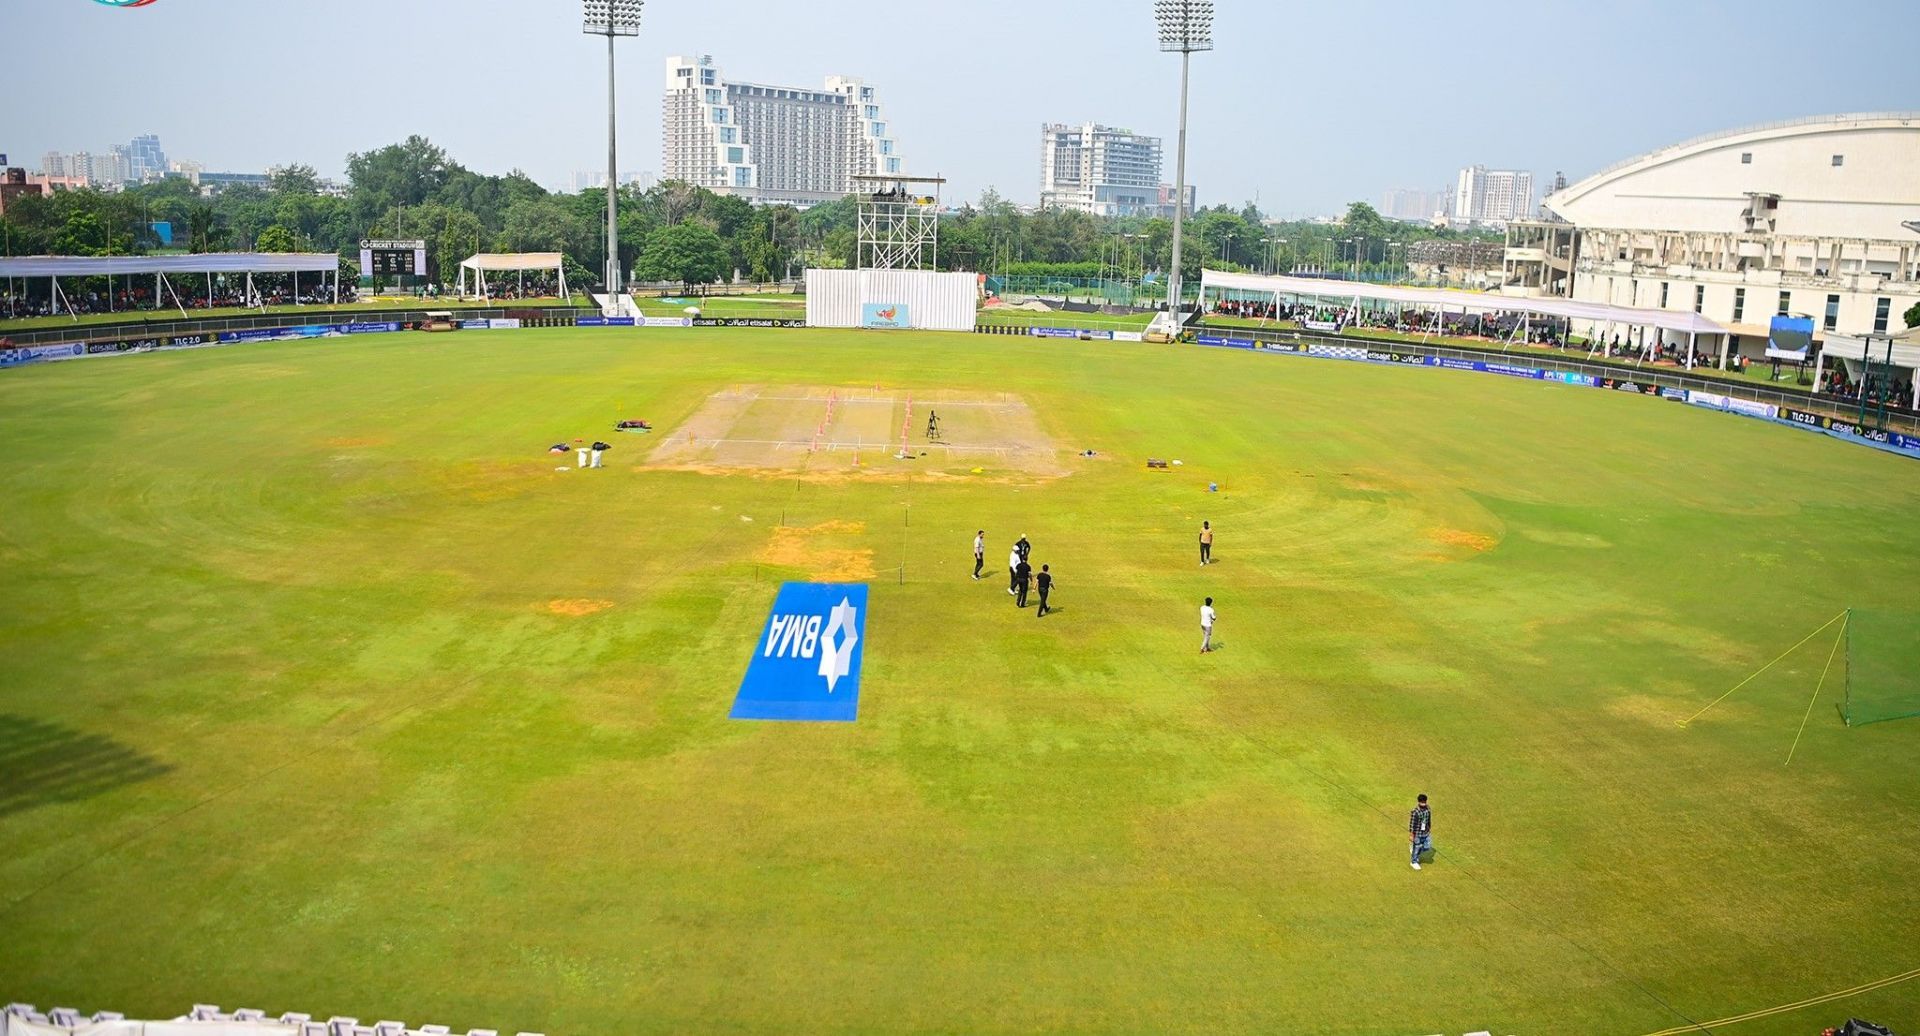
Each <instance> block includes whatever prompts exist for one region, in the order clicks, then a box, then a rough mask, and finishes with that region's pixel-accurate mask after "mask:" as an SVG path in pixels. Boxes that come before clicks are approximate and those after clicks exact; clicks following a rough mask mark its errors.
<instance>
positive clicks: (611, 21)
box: [582, 0, 646, 306]
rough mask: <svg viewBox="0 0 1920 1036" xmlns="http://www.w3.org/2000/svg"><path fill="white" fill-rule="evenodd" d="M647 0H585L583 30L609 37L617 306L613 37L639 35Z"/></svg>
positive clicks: (612, 268)
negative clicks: (642, 12) (641, 13)
mask: <svg viewBox="0 0 1920 1036" xmlns="http://www.w3.org/2000/svg"><path fill="white" fill-rule="evenodd" d="M645 2H646V0H583V12H582V13H583V14H584V15H585V19H584V22H583V31H584V32H585V33H586V34H587V35H589V36H605V37H606V38H607V269H606V275H605V283H606V286H607V304H608V305H609V306H617V305H618V303H617V302H616V301H615V296H617V295H619V294H620V226H619V221H618V211H617V198H618V196H619V193H620V173H619V166H618V164H617V163H616V161H615V157H614V121H613V39H614V37H615V36H638V35H640V8H641V7H642V6H643V5H644V4H645Z"/></svg>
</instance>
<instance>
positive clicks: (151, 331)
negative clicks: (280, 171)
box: [0, 306, 600, 345]
mask: <svg viewBox="0 0 1920 1036" xmlns="http://www.w3.org/2000/svg"><path fill="white" fill-rule="evenodd" d="M430 310H431V311H433V312H440V311H441V310H440V309H438V308H437V307H432V306H423V307H420V308H418V309H414V308H405V309H330V308H327V307H324V306H316V307H313V308H312V309H311V310H308V311H305V312H299V313H250V314H247V315H244V316H232V317H207V318H203V319H200V320H194V319H187V320H127V321H120V322H116V323H111V324H68V325H65V326H62V327H45V328H35V329H33V330H31V331H15V332H11V333H3V332H0V337H4V338H6V339H7V340H8V341H10V342H12V343H13V344H14V345H52V344H55V343H59V342H108V341H116V340H121V339H129V338H171V337H177V336H182V335H195V334H218V333H219V332H221V331H251V330H258V329H262V328H275V327H305V326H306V325H308V324H347V323H379V322H381V321H399V322H402V323H405V322H408V321H413V322H418V321H422V320H425V319H426V318H427V313H428V312H429V311H430ZM451 312H452V313H453V314H454V318H455V319H456V320H485V319H488V318H496V319H497V318H501V317H508V316H517V317H520V318H521V319H522V321H523V326H526V327H547V326H553V327H560V326H571V325H572V324H573V318H574V317H576V316H598V315H599V314H600V311H599V310H598V309H576V308H574V307H571V306H490V307H487V308H484V309H482V308H479V307H465V306H463V307H460V308H458V309H454V310H452V311H451ZM534 314H537V315H534Z"/></svg>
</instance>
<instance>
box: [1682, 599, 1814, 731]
mask: <svg viewBox="0 0 1920 1036" xmlns="http://www.w3.org/2000/svg"><path fill="white" fill-rule="evenodd" d="M1846 617H1847V613H1846V612H1841V613H1840V614H1838V615H1836V616H1834V617H1833V618H1831V619H1828V620H1827V621H1825V622H1823V623H1821V624H1820V629H1817V630H1814V631H1813V632H1812V633H1809V634H1807V635H1806V636H1805V637H1802V638H1801V639H1800V643H1799V644H1795V645H1794V646H1792V647H1790V648H1788V649H1786V650H1785V651H1782V652H1780V658H1776V659H1774V660H1773V661H1771V662H1768V663H1767V664H1766V665H1763V666H1761V667H1760V668H1759V669H1756V670H1754V672H1753V675H1752V676H1749V677H1747V678H1746V679H1744V680H1742V681H1740V682H1739V683H1737V684H1734V685H1733V691H1737V690H1739V689H1740V688H1742V687H1745V686H1746V685H1748V684H1750V683H1752V682H1753V681H1754V678H1755V677H1758V676H1759V675H1760V674H1761V673H1764V672H1766V671H1767V670H1769V669H1772V668H1773V667H1774V666H1775V665H1777V664H1779V662H1780V659H1781V658H1785V657H1787V656H1788V655H1791V654H1793V653H1794V652H1795V651H1798V650H1800V647H1801V645H1802V644H1805V643H1806V642H1807V641H1809V640H1812V639H1813V638H1814V637H1816V636H1819V634H1820V631H1821V630H1824V629H1826V628H1827V627H1828V626H1831V625H1833V624H1834V623H1836V622H1839V621H1840V620H1841V619H1844V618H1846ZM1733 691H1728V692H1727V693H1726V694H1723V695H1721V696H1720V697H1718V698H1715V699H1713V700H1712V701H1710V702H1708V703H1707V708H1706V709H1701V710H1700V711H1699V712H1696V713H1694V714H1693V715H1691V716H1688V717H1687V718H1686V719H1683V720H1681V721H1680V725H1681V726H1683V727H1684V726H1686V725H1687V724H1689V723H1692V722H1693V721H1694V720H1696V719H1699V718H1700V717H1701V716H1704V715H1706V714H1707V709H1711V708H1713V707H1714V706H1715V705H1718V704H1720V703H1721V702H1723V701H1726V700H1727V698H1728V696H1729V695H1731V694H1733Z"/></svg>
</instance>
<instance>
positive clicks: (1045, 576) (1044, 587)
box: [1033, 565, 1053, 619]
mask: <svg viewBox="0 0 1920 1036" xmlns="http://www.w3.org/2000/svg"><path fill="white" fill-rule="evenodd" d="M1033 582H1034V587H1035V588H1036V589H1038V590H1039V591H1040V610H1039V611H1038V612H1035V613H1034V618H1036V619H1037V618H1039V617H1040V616H1042V615H1045V614H1047V612H1049V611H1052V609H1051V608H1048V607H1047V595H1048V594H1049V593H1052V592H1053V573H1052V572H1051V571H1048V569H1047V566H1045V565H1041V566H1040V574H1039V575H1037V576H1035V577H1033Z"/></svg>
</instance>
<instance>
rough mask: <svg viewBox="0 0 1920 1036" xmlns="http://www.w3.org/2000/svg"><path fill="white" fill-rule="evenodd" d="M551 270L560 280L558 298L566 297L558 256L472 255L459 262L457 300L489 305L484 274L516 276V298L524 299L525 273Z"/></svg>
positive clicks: (491, 296)
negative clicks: (470, 285) (470, 282)
mask: <svg viewBox="0 0 1920 1036" xmlns="http://www.w3.org/2000/svg"><path fill="white" fill-rule="evenodd" d="M468 270H472V271H473V292H472V294H471V295H469V294H468V292H467V271H468ZM528 270H542V271H544V270H552V271H553V272H554V275H555V276H556V277H558V278H559V280H560V297H561V298H563V299H564V298H568V297H569V296H568V295H567V271H566V268H565V266H564V264H563V261H562V257H561V254H560V253H559V252H476V253H474V254H473V255H470V256H468V257H466V258H465V259H462V260H460V285H459V291H460V297H461V298H463V299H465V298H480V299H485V300H486V301H488V302H492V301H493V292H492V289H491V288H490V287H489V286H488V285H487V273H488V271H493V272H496V273H503V272H504V273H519V274H521V278H520V291H519V297H520V298H525V297H526V276H525V275H526V271H528Z"/></svg>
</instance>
